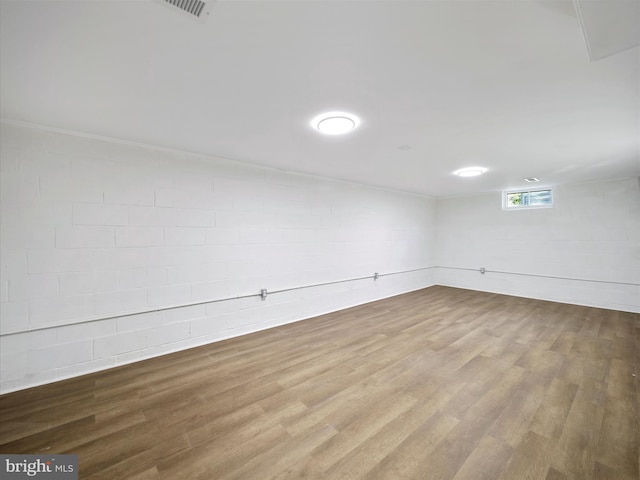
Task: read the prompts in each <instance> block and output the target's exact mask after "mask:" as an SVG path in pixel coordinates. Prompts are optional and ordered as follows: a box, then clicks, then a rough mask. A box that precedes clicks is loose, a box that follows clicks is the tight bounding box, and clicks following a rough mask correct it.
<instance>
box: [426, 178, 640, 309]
mask: <svg viewBox="0 0 640 480" xmlns="http://www.w3.org/2000/svg"><path fill="white" fill-rule="evenodd" d="M500 195H501V194H500V193H499V192H497V193H490V194H485V195H475V196H468V197H456V198H443V199H439V200H438V201H437V202H436V212H437V219H436V225H437V238H436V263H437V265H439V268H438V269H437V270H436V278H435V281H436V283H437V284H440V285H449V286H455V287H461V288H469V289H473V290H481V291H489V292H496V293H506V294H510V295H516V296H523V297H533V298H540V299H544V300H553V301H559V302H565V303H572V304H578V305H589V306H597V307H603V308H611V309H615V310H623V311H631V312H640V287H639V286H638V284H640V185H639V179H638V178H626V179H620V180H610V181H602V182H594V183H582V184H571V185H563V186H558V187H556V188H555V189H554V201H555V206H554V208H548V209H535V210H514V211H503V210H502V203H501V196H500ZM443 267H455V268H443ZM481 267H485V268H486V269H487V270H494V271H502V272H513V273H519V274H526V275H512V274H504V273H492V272H487V273H485V274H484V275H482V274H480V273H479V272H478V271H470V270H463V269H476V270H477V269H479V268H481ZM536 275H539V276H536ZM549 277H563V278H549ZM567 277H568V278H576V279H583V280H590V281H579V280H567V279H566V278H567Z"/></svg>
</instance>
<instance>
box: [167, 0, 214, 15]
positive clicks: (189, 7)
mask: <svg viewBox="0 0 640 480" xmlns="http://www.w3.org/2000/svg"><path fill="white" fill-rule="evenodd" d="M160 1H161V2H162V3H163V4H164V5H169V6H170V8H173V7H175V8H179V9H180V10H182V11H183V12H184V13H185V14H188V15H189V16H191V17H192V18H194V17H195V18H198V19H200V20H202V19H204V18H205V17H206V16H207V15H209V10H210V9H211V5H210V4H211V3H214V2H215V0H211V1H210V2H209V3H207V2H203V1H201V0H160Z"/></svg>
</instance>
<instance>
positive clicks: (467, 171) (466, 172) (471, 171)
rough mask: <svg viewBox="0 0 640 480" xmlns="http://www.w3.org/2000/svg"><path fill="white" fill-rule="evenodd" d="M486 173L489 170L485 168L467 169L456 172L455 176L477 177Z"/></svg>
mask: <svg viewBox="0 0 640 480" xmlns="http://www.w3.org/2000/svg"><path fill="white" fill-rule="evenodd" d="M486 171H487V169H486V168H484V167H466V168H461V169H460V170H456V171H455V172H453V174H454V175H458V176H459V177H477V176H478V175H482V174H483V173H484V172H486Z"/></svg>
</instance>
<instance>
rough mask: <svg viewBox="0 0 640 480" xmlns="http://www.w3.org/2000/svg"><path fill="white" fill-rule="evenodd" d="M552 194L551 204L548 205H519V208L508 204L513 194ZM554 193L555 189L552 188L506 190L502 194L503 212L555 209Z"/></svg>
mask: <svg viewBox="0 0 640 480" xmlns="http://www.w3.org/2000/svg"><path fill="white" fill-rule="evenodd" d="M546 191H548V192H550V193H551V203H549V204H546V205H517V206H509V205H508V203H507V196H508V195H510V194H512V193H531V192H546ZM553 197H554V193H553V188H551V187H540V188H519V189H516V190H505V191H503V192H502V210H509V211H511V210H534V209H538V208H553V206H554V202H555V201H554V198H553Z"/></svg>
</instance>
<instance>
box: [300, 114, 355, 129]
mask: <svg viewBox="0 0 640 480" xmlns="http://www.w3.org/2000/svg"><path fill="white" fill-rule="evenodd" d="M359 124H360V119H358V117H356V116H355V115H352V114H351V113H345V112H327V113H323V114H321V115H318V116H317V117H315V118H314V119H313V120H311V126H312V127H313V128H315V129H316V130H318V131H319V132H320V133H324V134H325V135H343V134H345V133H349V132H351V131H353V130H354V129H355V128H356V127H357V126H358V125H359Z"/></svg>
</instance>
